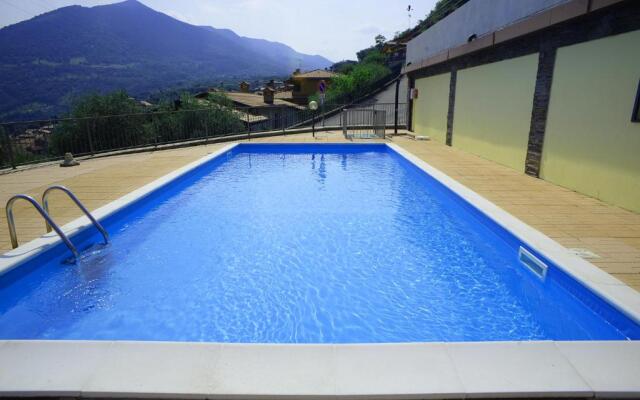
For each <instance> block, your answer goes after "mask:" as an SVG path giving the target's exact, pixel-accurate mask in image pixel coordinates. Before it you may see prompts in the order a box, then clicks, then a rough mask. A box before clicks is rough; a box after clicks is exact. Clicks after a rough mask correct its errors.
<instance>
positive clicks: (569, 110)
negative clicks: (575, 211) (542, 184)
mask: <svg viewBox="0 0 640 400" xmlns="http://www.w3.org/2000/svg"><path fill="white" fill-rule="evenodd" d="M638 79H640V31H635V32H630V33H626V34H622V35H617V36H611V37H608V38H604V39H599V40H594V41H591V42H587V43H581V44H577V45H573V46H567V47H563V48H560V49H558V52H557V55H556V64H555V70H554V77H553V83H552V89H551V100H550V104H549V107H550V108H549V114H548V119H547V128H546V132H545V140H544V146H543V150H542V166H541V167H542V168H541V173H540V177H541V178H543V179H546V180H548V181H550V182H553V183H555V184H558V185H561V186H565V187H567V188H570V189H573V190H576V191H578V192H582V193H585V194H588V195H591V196H593V197H597V198H599V199H602V200H603V201H606V202H609V203H612V204H616V205H619V206H621V207H624V208H627V209H630V210H633V211H636V212H640V123H632V122H631V111H632V108H633V102H634V99H635V95H636V90H637V88H638Z"/></svg>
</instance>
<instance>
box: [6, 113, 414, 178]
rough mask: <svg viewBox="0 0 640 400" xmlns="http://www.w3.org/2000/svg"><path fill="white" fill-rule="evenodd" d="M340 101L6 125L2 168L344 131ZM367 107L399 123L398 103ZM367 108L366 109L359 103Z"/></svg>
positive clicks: (401, 115) (391, 122)
mask: <svg viewBox="0 0 640 400" xmlns="http://www.w3.org/2000/svg"><path fill="white" fill-rule="evenodd" d="M351 107H358V106H355V105H334V106H332V107H331V108H329V107H327V108H326V109H320V110H317V111H312V110H309V109H307V108H302V107H300V108H294V107H289V106H284V107H279V106H274V107H259V108H229V107H223V106H214V107H210V108H204V109H197V110H179V111H171V112H147V113H140V114H127V115H110V116H97V117H87V118H67V119H52V120H41V121H27V122H12V123H2V124H0V169H6V168H16V167H17V166H21V165H25V164H33V163H40V162H46V161H52V160H58V159H61V158H63V157H64V154H65V153H67V152H70V153H72V154H73V155H74V156H86V155H95V154H101V153H108V152H116V151H122V150H127V149H137V148H139V149H143V148H149V149H154V148H157V147H158V146H164V145H170V144H174V143H188V142H194V144H196V143H207V142H208V141H209V140H213V139H216V138H221V137H226V136H238V137H248V138H250V137H251V135H255V134H264V133H268V132H270V133H272V134H277V133H278V132H281V133H282V134H287V133H294V132H295V131H299V130H301V129H305V128H310V127H311V126H312V125H313V126H314V127H315V128H318V129H322V128H324V129H330V128H335V129H336V130H338V129H342V125H343V121H342V110H343V109H344V108H351ZM365 107H366V108H370V109H376V110H383V111H386V115H387V121H386V122H387V126H389V127H393V126H394V122H395V108H396V105H395V104H374V105H368V106H365ZM358 108H362V107H358ZM406 121H407V106H406V104H399V105H398V125H399V126H400V127H403V126H406ZM371 123H372V124H373V121H371Z"/></svg>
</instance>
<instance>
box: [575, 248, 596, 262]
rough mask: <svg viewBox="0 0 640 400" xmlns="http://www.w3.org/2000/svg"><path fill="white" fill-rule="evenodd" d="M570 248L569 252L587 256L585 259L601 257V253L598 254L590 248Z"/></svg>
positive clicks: (582, 256)
mask: <svg viewBox="0 0 640 400" xmlns="http://www.w3.org/2000/svg"><path fill="white" fill-rule="evenodd" d="M567 250H569V253H571V254H573V255H574V256H578V257H580V258H585V259H592V258H600V256H599V255H597V254H596V253H594V252H593V251H591V250H589V249H583V248H580V247H572V248H570V249H567Z"/></svg>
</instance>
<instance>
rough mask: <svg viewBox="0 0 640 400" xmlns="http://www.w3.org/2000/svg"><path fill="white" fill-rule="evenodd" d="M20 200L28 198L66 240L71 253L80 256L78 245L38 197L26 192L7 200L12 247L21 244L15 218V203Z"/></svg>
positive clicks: (6, 210)
mask: <svg viewBox="0 0 640 400" xmlns="http://www.w3.org/2000/svg"><path fill="white" fill-rule="evenodd" d="M18 200H26V201H27V202H29V203H31V205H32V206H33V207H34V208H35V209H36V211H38V213H39V214H40V215H41V216H42V218H44V220H45V221H47V226H50V227H51V228H53V230H55V231H56V233H57V234H58V236H60V239H62V241H63V242H64V244H66V245H67V247H68V248H69V250H70V251H71V253H73V256H74V257H75V258H78V250H76V247H75V246H74V245H73V243H71V241H70V240H69V238H68V237H67V235H65V234H64V232H63V231H62V229H60V227H59V226H58V224H56V223H55V222H54V221H53V219H51V216H49V214H48V213H47V212H46V211H45V210H43V209H42V207H41V206H40V204H38V202H37V201H36V199H34V198H33V197H31V196H28V195H26V194H17V195H15V196H13V197H12V198H10V199H9V201H7V205H6V206H5V212H6V214H7V224H8V225H9V236H10V237H11V247H13V248H14V249H15V248H16V247H18V244H19V243H18V234H17V233H16V223H15V220H14V218H13V205H14V204H15V202H16V201H18Z"/></svg>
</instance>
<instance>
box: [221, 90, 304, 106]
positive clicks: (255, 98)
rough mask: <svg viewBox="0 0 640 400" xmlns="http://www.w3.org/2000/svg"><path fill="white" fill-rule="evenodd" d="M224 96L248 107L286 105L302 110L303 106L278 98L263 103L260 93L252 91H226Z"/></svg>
mask: <svg viewBox="0 0 640 400" xmlns="http://www.w3.org/2000/svg"><path fill="white" fill-rule="evenodd" d="M225 94H226V96H227V97H228V98H229V99H231V101H234V102H236V103H240V104H242V105H244V106H248V107H271V106H287V107H292V108H297V109H299V110H303V109H304V107H302V106H299V105H297V104H293V103H289V102H288V101H284V100H282V99H279V98H275V99H273V104H269V103H265V102H264V98H263V97H262V95H261V94H253V93H241V92H227V93H225Z"/></svg>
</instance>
